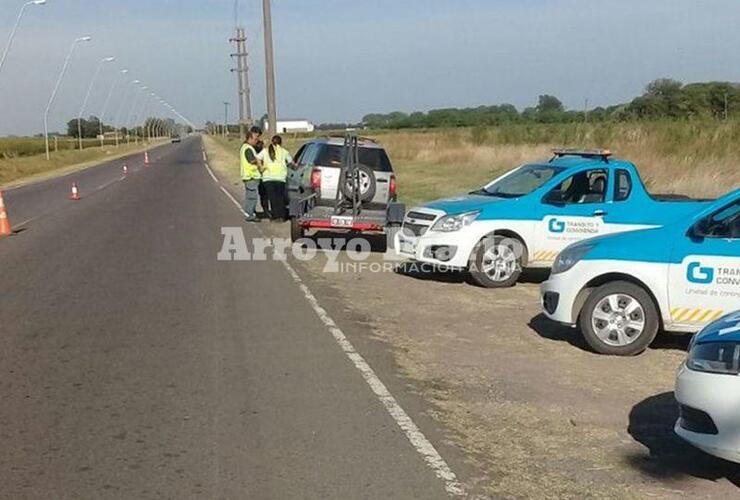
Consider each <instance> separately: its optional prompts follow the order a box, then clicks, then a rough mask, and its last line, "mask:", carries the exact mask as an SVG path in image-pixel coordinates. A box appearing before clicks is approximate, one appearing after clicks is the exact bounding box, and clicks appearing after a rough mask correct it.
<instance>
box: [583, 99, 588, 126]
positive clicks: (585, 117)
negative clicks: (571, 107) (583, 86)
mask: <svg viewBox="0 0 740 500" xmlns="http://www.w3.org/2000/svg"><path fill="white" fill-rule="evenodd" d="M583 122H584V123H588V97H587V98H586V102H585V104H584V106H583Z"/></svg>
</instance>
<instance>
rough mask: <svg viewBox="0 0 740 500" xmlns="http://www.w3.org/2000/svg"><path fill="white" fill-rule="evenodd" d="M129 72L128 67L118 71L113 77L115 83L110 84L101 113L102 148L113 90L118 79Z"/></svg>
mask: <svg viewBox="0 0 740 500" xmlns="http://www.w3.org/2000/svg"><path fill="white" fill-rule="evenodd" d="M126 73H128V70H127V69H122V70H121V71H119V72H118V73H116V77H115V78H114V79H113V83H112V84H111V86H110V90H108V97H106V98H105V103H104V104H103V111H102V112H101V113H100V122H99V124H100V147H101V148H102V147H103V146H104V145H105V138H104V136H103V119H104V118H105V113H107V112H108V105H109V104H110V99H111V97H113V90H114V89H115V88H116V85H118V81H119V80H120V79H121V76H123V75H125V74H126Z"/></svg>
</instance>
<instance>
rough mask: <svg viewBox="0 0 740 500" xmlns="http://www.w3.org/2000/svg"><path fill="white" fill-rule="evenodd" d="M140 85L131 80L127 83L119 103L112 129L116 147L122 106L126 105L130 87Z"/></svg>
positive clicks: (136, 81)
mask: <svg viewBox="0 0 740 500" xmlns="http://www.w3.org/2000/svg"><path fill="white" fill-rule="evenodd" d="M139 83H141V82H140V81H139V80H132V81H130V82H129V84H128V85H127V86H126V90H125V91H124V93H123V99H121V103H120V104H119V105H118V111H117V112H116V116H115V118H114V119H113V128H114V129H115V132H116V147H118V131H119V128H120V127H119V126H118V125H119V124H120V121H119V118H120V117H121V111H122V110H123V105H124V104H125V103H126V99H128V95H129V90H130V89H131V86H132V85H137V84H139Z"/></svg>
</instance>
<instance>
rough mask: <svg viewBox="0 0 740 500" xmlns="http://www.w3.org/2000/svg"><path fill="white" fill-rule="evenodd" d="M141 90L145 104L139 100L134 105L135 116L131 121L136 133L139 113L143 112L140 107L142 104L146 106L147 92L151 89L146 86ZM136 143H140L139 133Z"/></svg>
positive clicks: (132, 109) (135, 139)
mask: <svg viewBox="0 0 740 500" xmlns="http://www.w3.org/2000/svg"><path fill="white" fill-rule="evenodd" d="M140 90H141V92H142V94H141V95H143V96H144V101H143V102H139V100H138V99H137V100H136V101H135V102H136V104H135V105H134V107H133V108H131V112H132V113H133V115H132V116H131V118H130V119H129V121H130V122H131V127H132V128H133V129H134V132H136V126H137V124H138V122H139V113H140V112H141V111H143V109H140V107H139V106H140V105H142V104H143V106H146V98H147V92H146V91H147V90H149V87H147V86H146V85H144V86H142V87H141V89H140ZM142 129H143V127H142ZM142 132H143V130H142ZM134 142H135V143H136V144H138V143H139V134H138V132H137V133H136V135H134Z"/></svg>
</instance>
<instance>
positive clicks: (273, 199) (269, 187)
mask: <svg viewBox="0 0 740 500" xmlns="http://www.w3.org/2000/svg"><path fill="white" fill-rule="evenodd" d="M260 159H261V160H262V165H263V170H262V185H263V186H264V187H265V191H266V192H267V198H268V200H269V203H270V209H269V210H268V211H269V213H270V218H271V219H272V220H274V221H285V220H287V217H288V214H287V212H286V209H285V208H286V205H287V199H286V193H285V181H286V179H287V178H288V166H289V165H290V164H291V163H293V157H291V156H290V153H289V152H288V150H287V149H285V148H283V139H282V137H280V136H279V135H276V136H274V137H273V138H272V140H271V141H270V145H269V146H268V147H267V148H266V149H263V150H262V152H261V153H260Z"/></svg>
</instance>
